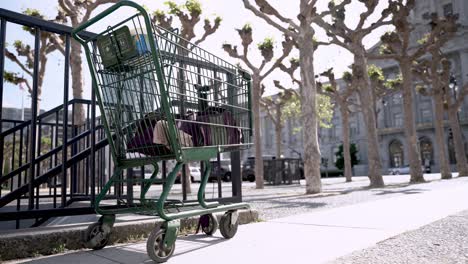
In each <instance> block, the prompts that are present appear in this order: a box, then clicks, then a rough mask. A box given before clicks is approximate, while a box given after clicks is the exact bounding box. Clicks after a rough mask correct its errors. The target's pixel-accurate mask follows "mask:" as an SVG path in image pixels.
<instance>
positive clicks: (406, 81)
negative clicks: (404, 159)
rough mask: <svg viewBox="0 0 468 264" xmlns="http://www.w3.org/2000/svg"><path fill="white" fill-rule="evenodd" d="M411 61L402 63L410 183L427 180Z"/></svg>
mask: <svg viewBox="0 0 468 264" xmlns="http://www.w3.org/2000/svg"><path fill="white" fill-rule="evenodd" d="M411 63H412V62H411V61H403V62H401V63H400V67H401V72H402V76H403V91H402V95H403V115H404V125H405V136H406V145H407V151H408V157H409V163H410V174H411V178H410V183H419V182H425V180H424V175H423V172H422V169H421V165H422V162H421V156H420V154H419V153H420V152H419V147H418V137H417V132H416V122H415V120H414V113H413V102H414V93H413V75H412V73H411Z"/></svg>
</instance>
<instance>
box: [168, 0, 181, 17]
mask: <svg viewBox="0 0 468 264" xmlns="http://www.w3.org/2000/svg"><path fill="white" fill-rule="evenodd" d="M164 4H165V5H167V7H168V8H169V14H171V15H178V14H180V13H181V12H182V10H181V7H180V6H179V5H177V4H176V3H175V2H173V1H166V2H164Z"/></svg>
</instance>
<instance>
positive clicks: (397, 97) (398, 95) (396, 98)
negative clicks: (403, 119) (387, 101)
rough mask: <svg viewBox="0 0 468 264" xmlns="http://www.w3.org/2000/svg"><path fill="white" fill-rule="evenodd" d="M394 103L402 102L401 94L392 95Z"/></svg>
mask: <svg viewBox="0 0 468 264" xmlns="http://www.w3.org/2000/svg"><path fill="white" fill-rule="evenodd" d="M392 103H393V104H394V105H399V104H401V94H394V95H393V96H392Z"/></svg>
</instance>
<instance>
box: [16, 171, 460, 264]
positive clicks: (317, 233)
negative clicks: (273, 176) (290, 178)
mask: <svg viewBox="0 0 468 264" xmlns="http://www.w3.org/2000/svg"><path fill="white" fill-rule="evenodd" d="M387 178H388V177H387ZM394 180H395V181H397V178H394ZM358 182H359V181H356V182H355V183H352V184H351V185H347V186H354V185H357V186H356V187H352V188H360V187H358V185H359V183H358ZM363 182H364V180H363ZM387 182H390V180H388V181H387ZM397 182H398V181H397ZM395 184H396V183H395ZM327 185H328V183H326V185H325V188H328V187H327ZM340 185H341V184H337V183H335V184H330V186H334V189H337V190H341V187H339V186H340ZM342 185H343V186H344V185H346V184H342ZM363 185H364V186H365V183H363ZM400 185H401V184H396V185H395V186H390V187H387V188H385V189H381V190H361V191H358V190H354V191H350V192H349V193H348V194H345V195H326V194H325V195H323V197H315V198H314V199H313V201H314V202H317V200H319V199H325V198H326V197H328V198H330V197H340V199H350V198H352V197H354V198H356V197H361V196H362V197H366V198H356V199H355V200H353V201H352V202H350V204H348V205H345V203H341V204H340V205H337V206H330V207H327V205H324V206H322V208H320V210H316V209H314V207H313V206H309V207H307V206H305V203H310V201H309V200H308V199H312V198H311V197H304V196H303V197H302V200H304V202H303V203H304V204H303V206H297V208H302V207H306V209H307V210H306V209H304V210H303V211H302V212H303V213H298V214H294V212H297V211H289V213H290V216H288V217H281V218H271V219H270V220H268V221H265V222H260V223H255V224H249V225H244V226H240V227H239V231H238V234H237V235H236V237H235V238H233V239H231V240H224V239H223V238H222V237H221V235H220V234H219V232H218V233H216V234H215V236H213V237H206V236H203V235H197V236H189V237H182V238H179V239H178V240H177V244H176V252H175V255H174V257H173V258H172V259H171V260H170V261H169V262H168V263H188V262H191V263H322V262H328V261H333V260H335V259H337V258H340V257H343V256H346V255H348V254H350V253H352V252H356V251H357V250H362V249H366V248H368V247H371V246H374V245H375V244H376V243H378V242H380V241H384V240H386V239H388V238H391V237H394V236H397V235H400V234H402V233H404V232H407V231H410V230H415V229H418V228H421V227H423V226H425V225H428V224H430V223H433V222H434V221H438V220H440V219H443V218H445V217H447V216H450V215H456V214H457V213H459V212H462V211H464V210H468V203H466V201H467V200H468V192H467V191H466V190H467V189H468V178H460V179H453V180H449V181H434V182H430V183H426V184H418V185H411V186H404V185H403V186H400ZM343 188H344V187H343ZM346 188H351V187H346ZM346 188H344V189H346ZM268 189H269V191H266V192H270V188H268ZM285 189H287V188H285ZM330 191H331V189H329V190H327V191H326V192H330ZM291 192H292V191H291ZM273 193H274V192H273V191H272V194H273ZM292 193H293V192H292ZM353 195H355V196H353ZM247 196H248V195H247ZM251 197H252V196H251ZM369 197H371V198H369ZM289 198H291V197H289ZM281 199H288V197H283V198H281ZM291 199H300V197H295V198H291ZM333 199H338V198H333ZM268 200H271V201H272V202H271V203H275V199H268ZM327 201H329V200H327ZM293 203H294V201H291V202H290V204H293ZM317 203H318V202H317ZM324 203H327V202H324ZM329 203H332V204H338V203H333V202H329ZM253 204H255V203H253ZM254 206H255V205H254ZM285 207H288V204H287V203H282V204H281V205H280V206H279V208H283V209H284V208H285ZM315 208H318V207H315ZM271 209H273V210H276V209H275V208H271ZM301 210H302V209H301ZM291 212H292V213H291ZM304 212H305V213H304ZM454 242H455V243H456V241H454ZM460 243H461V242H460ZM145 247H146V244H145V242H140V243H134V244H126V245H117V246H112V247H108V248H106V249H103V250H101V251H81V252H70V253H67V254H64V255H56V256H49V257H42V258H39V259H35V260H32V261H30V262H31V263H148V262H149V263H150V261H149V258H148V256H147V255H146V249H145ZM234 249H235V250H234ZM402 258H404V257H402ZM23 262H28V261H23ZM345 263H346V262H345ZM411 263H417V261H414V260H411ZM442 263H443V262H442Z"/></svg>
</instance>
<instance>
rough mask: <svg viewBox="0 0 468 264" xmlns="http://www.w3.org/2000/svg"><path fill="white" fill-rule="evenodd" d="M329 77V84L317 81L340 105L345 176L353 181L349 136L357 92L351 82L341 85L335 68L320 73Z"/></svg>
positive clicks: (318, 85) (323, 90) (322, 90)
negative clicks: (336, 76)
mask: <svg viewBox="0 0 468 264" xmlns="http://www.w3.org/2000/svg"><path fill="white" fill-rule="evenodd" d="M320 75H321V76H324V77H326V78H327V79H328V84H327V85H325V84H322V83H321V82H317V89H318V91H319V93H322V94H325V95H328V96H329V97H330V98H331V99H332V100H333V102H334V103H335V104H336V105H338V108H339V109H340V113H341V127H342V136H343V159H344V176H345V178H346V182H351V181H352V163H351V152H350V136H349V115H350V112H351V109H350V106H351V105H352V103H351V102H350V99H351V96H352V95H353V94H354V93H355V87H354V86H353V85H351V83H350V82H346V83H347V84H348V85H347V87H339V86H338V83H337V82H336V79H335V74H334V73H333V68H331V69H329V70H327V71H325V72H323V73H321V74H320Z"/></svg>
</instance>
